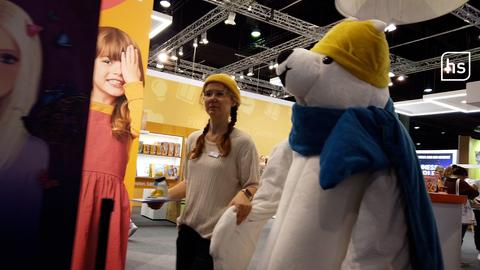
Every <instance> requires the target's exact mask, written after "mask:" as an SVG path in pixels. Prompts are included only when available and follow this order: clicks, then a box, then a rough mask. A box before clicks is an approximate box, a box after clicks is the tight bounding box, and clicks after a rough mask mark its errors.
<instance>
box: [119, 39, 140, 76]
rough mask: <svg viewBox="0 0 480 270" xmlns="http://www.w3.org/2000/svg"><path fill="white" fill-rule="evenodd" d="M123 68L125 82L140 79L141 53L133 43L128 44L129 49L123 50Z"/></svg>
mask: <svg viewBox="0 0 480 270" xmlns="http://www.w3.org/2000/svg"><path fill="white" fill-rule="evenodd" d="M121 57H122V59H121V69H122V77H123V80H124V81H125V83H131V82H138V81H140V76H141V73H140V67H139V66H138V63H139V60H138V57H139V54H138V50H137V49H135V47H133V45H128V47H127V51H125V52H122V56H121Z"/></svg>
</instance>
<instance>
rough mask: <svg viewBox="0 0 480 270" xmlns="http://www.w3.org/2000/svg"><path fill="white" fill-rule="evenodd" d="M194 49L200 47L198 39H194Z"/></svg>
mask: <svg viewBox="0 0 480 270" xmlns="http://www.w3.org/2000/svg"><path fill="white" fill-rule="evenodd" d="M193 47H194V48H197V47H198V38H194V39H193Z"/></svg>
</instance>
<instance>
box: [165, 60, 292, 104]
mask: <svg viewBox="0 0 480 270" xmlns="http://www.w3.org/2000/svg"><path fill="white" fill-rule="evenodd" d="M156 69H158V68H156ZM159 70H160V69H159ZM164 71H166V72H169V73H174V74H176V75H179V76H184V77H187V78H192V79H197V80H200V81H203V80H204V79H205V77H206V76H208V75H210V74H212V73H215V72H216V69H215V68H213V67H210V66H206V65H202V64H198V63H193V62H190V61H186V60H182V59H180V60H179V61H178V62H177V63H173V62H169V63H167V64H166V65H165V67H164ZM235 78H236V81H237V83H238V86H239V87H240V89H242V90H245V91H249V92H254V93H259V94H263V95H269V96H275V97H277V96H283V95H284V94H285V90H284V89H283V87H280V86H277V85H273V84H271V83H270V82H268V81H265V80H261V79H257V78H254V77H249V76H243V78H240V74H235Z"/></svg>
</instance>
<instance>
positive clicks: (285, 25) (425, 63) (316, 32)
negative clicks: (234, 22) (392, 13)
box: [149, 0, 480, 96]
mask: <svg viewBox="0 0 480 270" xmlns="http://www.w3.org/2000/svg"><path fill="white" fill-rule="evenodd" d="M204 1H206V2H209V3H212V4H214V5H217V7H216V8H214V9H212V10H211V11H210V12H208V13H207V14H205V15H204V16H202V17H201V18H200V19H198V20H197V21H195V22H194V23H192V24H191V25H189V26H188V27H186V28H185V29H183V30H182V31H181V32H179V33H178V34H176V35H175V36H173V37H172V38H170V39H169V40H167V41H166V42H165V43H163V44H162V45H160V46H158V47H157V48H155V49H154V50H152V52H151V54H150V58H149V64H150V65H151V66H152V65H153V64H154V63H155V62H156V61H157V57H158V55H159V54H160V52H171V51H173V50H176V49H177V48H178V47H180V46H182V45H183V44H186V43H187V42H189V41H191V40H193V39H194V38H195V37H198V36H200V35H201V33H204V32H206V31H207V30H208V29H210V28H212V27H213V26H215V25H217V24H218V23H220V22H222V21H223V20H225V19H226V18H227V16H228V12H230V11H233V12H236V13H239V14H242V15H244V16H247V17H250V18H254V19H256V20H258V21H262V22H264V23H268V24H271V25H274V26H276V27H279V28H281V29H284V30H287V31H290V32H293V33H296V34H298V35H299V36H298V37H297V38H294V39H292V40H290V41H287V42H285V43H282V44H279V45H277V46H275V47H272V48H268V49H266V50H264V51H262V52H260V53H257V54H255V55H252V56H248V57H246V58H244V59H242V60H239V61H237V62H235V63H232V64H230V65H227V66H225V67H222V68H218V69H217V68H213V67H209V66H205V65H201V64H198V63H192V62H189V61H185V60H181V59H180V60H179V61H178V62H177V64H176V65H167V66H166V68H165V70H166V71H168V72H174V73H176V74H178V75H183V76H186V77H192V78H195V79H199V80H202V79H203V78H204V77H205V76H206V75H208V74H211V73H215V72H226V73H230V74H235V76H236V77H237V78H239V76H240V75H239V74H238V72H240V71H242V70H247V69H248V68H250V67H254V66H257V65H261V64H265V63H268V62H269V61H271V60H274V59H275V58H276V57H277V55H278V54H279V53H280V52H281V51H283V50H287V49H293V48H299V47H307V46H308V45H310V44H312V43H314V42H316V41H318V40H319V39H320V38H321V37H322V36H323V35H324V34H325V33H326V32H327V31H328V30H329V29H330V28H331V27H333V26H334V25H335V24H337V23H338V22H335V23H332V24H330V25H327V26H324V27H320V26H317V25H314V24H311V23H309V22H306V21H303V20H300V19H298V18H295V17H293V16H290V15H288V14H286V13H282V12H280V11H277V10H274V9H272V8H269V7H267V6H264V5H261V4H259V3H256V2H255V1H252V0H204ZM452 14H453V15H455V16H456V17H458V18H460V19H462V20H464V21H465V22H467V23H469V24H472V25H475V26H476V27H479V28H480V11H479V10H478V9H476V8H474V7H472V6H471V5H469V4H465V5H463V6H462V7H460V8H459V9H457V10H455V11H453V12H452ZM470 53H471V61H476V60H480V48H474V49H472V50H470ZM462 57H465V56H462ZM458 58H461V57H460V56H459V57H458ZM452 60H453V59H452ZM457 60H460V59H457ZM390 61H391V69H392V72H393V73H395V74H398V75H400V74H403V75H407V74H412V73H417V72H422V71H426V70H431V69H438V68H439V67H440V61H441V58H440V57H434V58H430V59H425V60H422V61H416V62H415V61H411V60H408V59H405V58H402V57H399V56H396V55H393V54H391V55H390ZM179 70H181V71H183V73H179V72H178V71H179ZM237 81H238V82H239V85H240V87H241V88H242V90H247V91H251V92H257V93H263V92H264V93H263V94H269V95H272V94H273V95H274V96H281V95H282V94H283V93H284V90H282V88H281V87H278V86H275V85H272V84H270V82H267V81H265V80H260V79H256V78H253V77H248V76H245V77H243V79H242V81H239V80H238V79H237Z"/></svg>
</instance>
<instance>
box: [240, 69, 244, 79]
mask: <svg viewBox="0 0 480 270" xmlns="http://www.w3.org/2000/svg"><path fill="white" fill-rule="evenodd" d="M243 78H245V77H244V76H243V71H242V72H240V80H243Z"/></svg>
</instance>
